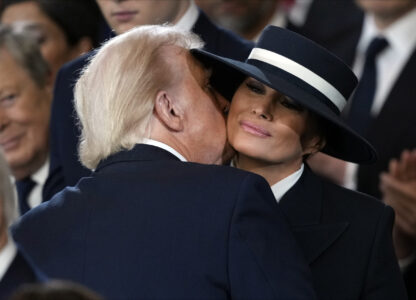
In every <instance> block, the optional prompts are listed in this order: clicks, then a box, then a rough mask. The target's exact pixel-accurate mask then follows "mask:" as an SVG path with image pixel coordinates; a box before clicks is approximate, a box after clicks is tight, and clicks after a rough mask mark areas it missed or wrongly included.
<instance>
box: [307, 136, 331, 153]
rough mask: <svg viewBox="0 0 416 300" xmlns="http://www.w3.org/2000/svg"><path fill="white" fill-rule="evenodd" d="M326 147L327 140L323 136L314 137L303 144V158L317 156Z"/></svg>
mask: <svg viewBox="0 0 416 300" xmlns="http://www.w3.org/2000/svg"><path fill="white" fill-rule="evenodd" d="M325 145H326V139H325V138H324V137H321V136H314V137H313V138H311V139H310V140H309V141H307V142H306V143H303V156H305V155H307V156H309V155H311V154H315V153H317V152H319V151H321V149H322V148H324V147H325Z"/></svg>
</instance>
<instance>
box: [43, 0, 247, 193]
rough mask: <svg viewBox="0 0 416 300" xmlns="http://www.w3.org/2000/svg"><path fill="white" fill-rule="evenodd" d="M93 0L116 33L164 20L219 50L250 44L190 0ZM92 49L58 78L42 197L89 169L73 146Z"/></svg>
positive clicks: (235, 51)
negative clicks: (77, 102)
mask: <svg viewBox="0 0 416 300" xmlns="http://www.w3.org/2000/svg"><path fill="white" fill-rule="evenodd" d="M97 3H98V5H99V7H100V9H101V11H102V13H103V15H104V17H105V19H106V20H107V22H108V24H109V25H110V27H111V28H112V29H113V30H114V32H115V34H121V33H123V32H126V31H128V30H129V29H132V28H134V27H135V26H142V25H147V24H165V23H168V24H172V25H174V26H175V27H176V28H179V29H183V30H190V31H192V32H194V33H196V34H197V35H199V36H200V37H201V38H202V40H203V41H204V43H205V46H204V47H205V49H206V50H208V51H211V52H213V53H216V54H218V55H222V56H226V57H230V58H234V59H238V60H245V58H246V57H247V56H248V54H249V53H250V50H251V48H252V46H253V45H252V43H251V42H247V41H244V40H242V39H241V38H239V37H238V36H237V35H236V34H233V33H232V32H230V31H228V30H225V29H222V28H219V27H217V26H216V25H215V24H214V23H212V22H211V21H210V20H209V19H208V17H207V16H206V15H205V14H204V13H203V12H202V11H200V10H199V9H198V7H197V6H196V5H195V3H194V1H193V0H175V1H170V0H140V1H136V0H123V1H119V0H97ZM91 55H92V53H89V54H87V55H85V56H83V57H81V58H79V59H76V60H74V61H73V62H71V63H69V64H67V65H65V66H64V67H63V68H62V69H61V71H60V72H59V74H58V77H57V80H56V84H55V89H54V100H53V103H52V113H51V126H50V131H51V152H50V157H51V158H50V159H51V161H50V169H49V176H48V180H47V182H46V185H45V189H44V191H43V200H44V201H46V200H49V199H50V198H51V197H52V196H53V195H54V194H55V193H57V192H59V191H60V190H61V189H62V188H64V187H65V186H72V185H75V184H76V183H77V182H78V180H79V179H80V178H81V177H83V176H88V175H89V174H90V171H89V170H88V169H86V168H84V167H83V166H82V165H81V164H80V162H79V158H78V153H77V151H76V147H77V145H78V143H79V134H80V133H79V131H78V128H77V127H76V126H75V122H76V121H75V117H74V115H75V114H74V107H73V97H74V94H73V86H74V83H75V81H76V80H77V78H78V76H79V73H80V70H82V68H83V67H84V66H85V65H86V63H87V62H88V59H89V57H90V56H91Z"/></svg>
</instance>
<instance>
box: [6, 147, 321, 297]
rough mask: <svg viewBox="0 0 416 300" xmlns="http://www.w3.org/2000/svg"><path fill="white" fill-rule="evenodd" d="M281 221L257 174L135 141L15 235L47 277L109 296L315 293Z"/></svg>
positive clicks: (36, 212)
mask: <svg viewBox="0 0 416 300" xmlns="http://www.w3.org/2000/svg"><path fill="white" fill-rule="evenodd" d="M283 220H284V217H283V216H282V215H281V214H280V210H279V207H278V205H277V203H276V201H275V200H274V197H273V195H272V193H271V191H270V188H269V186H268V184H267V182H266V181H265V180H264V179H263V178H261V177H260V176H258V175H254V174H252V173H248V172H245V171H242V170H238V169H235V168H230V167H226V166H213V165H201V164H195V163H183V162H181V161H179V159H177V158H176V157H175V156H173V155H172V154H170V153H169V152H167V151H165V150H162V149H160V148H157V147H154V146H149V145H136V146H135V147H134V148H133V149H132V150H130V151H124V152H119V153H117V154H115V155H112V156H110V157H109V158H107V159H106V160H104V161H102V162H100V163H99V165H98V167H97V169H96V171H95V172H93V173H92V175H91V177H85V178H83V179H81V180H80V181H79V182H78V184H77V185H76V186H75V187H68V188H66V189H65V190H63V191H62V192H61V193H58V194H57V195H56V196H55V197H54V198H53V199H52V200H50V201H47V202H45V203H43V204H42V205H40V206H38V207H36V208H34V209H32V210H31V211H29V212H28V213H27V214H25V215H24V216H23V217H22V218H21V219H20V220H19V222H18V223H17V224H16V225H15V226H14V227H13V229H12V233H13V237H14V239H15V241H16V244H17V246H18V248H19V249H20V250H21V251H22V253H23V254H24V255H25V256H26V257H28V258H29V259H30V261H31V262H33V263H34V264H35V265H36V266H37V267H38V268H39V269H40V271H41V272H43V273H44V274H45V275H47V276H49V277H52V278H61V279H69V280H72V281H75V282H79V283H81V284H84V285H85V286H87V287H89V288H91V289H93V290H95V291H97V292H99V293H100V294H102V295H103V296H104V297H105V298H107V299H282V300H287V299H314V293H313V291H312V283H311V282H310V281H309V280H310V279H311V278H310V270H309V268H308V267H307V264H306V262H304V260H303V257H302V255H301V253H300V251H299V250H298V248H297V247H296V242H295V240H294V238H293V236H292V235H291V233H290V230H289V228H288V226H287V224H286V222H284V221H283ZM51 253H53V255H51Z"/></svg>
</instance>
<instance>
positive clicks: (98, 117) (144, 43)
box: [75, 25, 203, 169]
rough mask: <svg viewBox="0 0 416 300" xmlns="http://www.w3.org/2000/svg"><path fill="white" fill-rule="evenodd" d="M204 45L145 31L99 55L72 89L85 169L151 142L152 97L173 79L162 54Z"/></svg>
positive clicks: (172, 32)
mask: <svg viewBox="0 0 416 300" xmlns="http://www.w3.org/2000/svg"><path fill="white" fill-rule="evenodd" d="M202 45H203V44H202V42H201V40H200V39H199V37H198V36H197V35H195V34H193V33H191V32H185V31H180V30H178V29H175V28H174V27H171V26H162V25H146V26H140V27H137V28H134V29H132V30H130V31H128V32H126V33H123V34H121V35H119V36H116V37H114V38H113V39H111V40H109V41H108V42H107V43H105V44H104V45H103V46H102V47H101V49H99V50H98V52H97V53H96V54H95V55H94V57H93V58H92V59H91V61H90V63H89V64H88V66H87V67H86V68H85V69H84V71H83V72H82V75H81V77H80V78H79V80H78V82H77V84H76V86H75V107H76V111H77V113H78V117H79V121H80V122H79V123H80V124H79V125H80V126H81V142H80V145H79V155H80V160H81V162H82V164H83V165H84V166H86V167H87V168H89V169H95V168H96V166H97V165H98V163H99V162H100V161H101V160H103V159H105V158H107V157H108V156H109V155H111V154H114V153H116V152H119V151H121V150H124V149H127V150H128V149H131V148H132V147H133V146H134V145H135V144H136V143H138V142H140V141H141V140H142V139H143V138H146V137H148V136H149V128H148V127H149V126H148V125H149V122H150V120H151V116H152V113H153V109H154V101H155V97H156V94H157V93H158V92H159V91H160V90H162V89H165V88H167V87H168V86H169V85H170V84H171V83H172V81H173V79H174V78H175V74H174V72H173V71H172V70H171V69H170V67H169V62H168V61H167V60H166V59H165V58H164V57H163V52H162V51H161V50H162V49H166V46H177V47H180V48H183V49H187V50H188V49H192V48H201V47H202ZM176 75H177V74H176Z"/></svg>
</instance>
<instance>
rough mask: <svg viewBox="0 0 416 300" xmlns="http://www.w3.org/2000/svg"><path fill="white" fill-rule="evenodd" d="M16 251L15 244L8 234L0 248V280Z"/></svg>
mask: <svg viewBox="0 0 416 300" xmlns="http://www.w3.org/2000/svg"><path fill="white" fill-rule="evenodd" d="M16 253H17V249H16V246H15V245H14V243H13V240H12V238H11V237H10V235H8V236H7V244H6V246H4V247H3V249H1V250H0V281H1V280H2V279H3V277H4V274H6V272H7V270H8V269H9V267H10V265H11V264H12V262H13V260H14V258H15V256H16Z"/></svg>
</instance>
